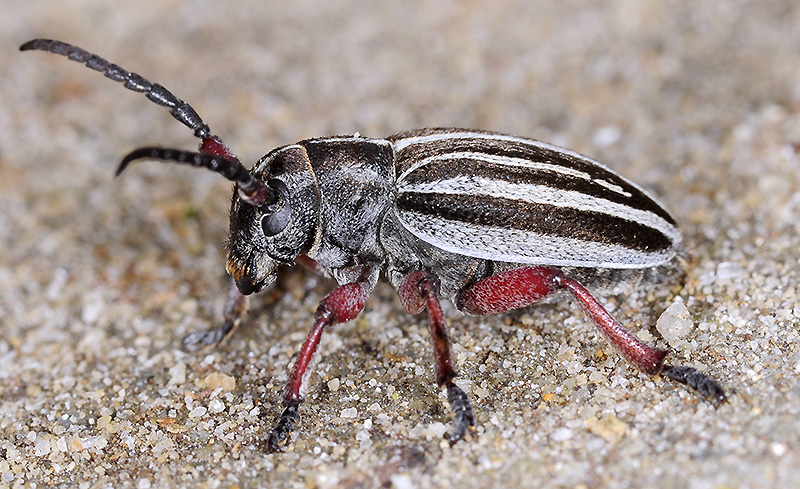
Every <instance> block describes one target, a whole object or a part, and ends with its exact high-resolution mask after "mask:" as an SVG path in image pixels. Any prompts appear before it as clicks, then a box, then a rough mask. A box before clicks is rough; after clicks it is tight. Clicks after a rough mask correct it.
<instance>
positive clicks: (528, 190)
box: [398, 176, 681, 243]
mask: <svg viewBox="0 0 800 489" xmlns="http://www.w3.org/2000/svg"><path fill="white" fill-rule="evenodd" d="M398 191H399V193H410V192H417V193H434V194H446V195H465V196H472V195H485V196H488V197H496V198H504V199H509V200H516V201H521V202H526V203H530V204H547V205H554V206H558V207H564V208H571V209H576V210H579V211H586V212H599V213H602V214H606V215H609V216H614V217H618V218H622V219H625V220H628V221H632V222H636V223H639V224H643V225H645V226H648V227H650V228H652V229H657V230H658V231H661V232H662V233H663V234H664V235H665V236H667V237H668V238H669V239H670V241H671V242H673V243H677V242H679V241H680V240H681V233H680V231H678V229H677V228H676V227H675V226H673V225H671V224H670V223H668V222H667V221H665V220H664V219H663V218H662V217H660V216H658V215H656V214H654V213H652V212H650V211H645V210H641V209H635V208H632V207H630V206H627V205H625V204H619V203H617V202H611V201H609V200H606V199H603V198H600V197H594V196H591V195H586V194H584V193H581V192H575V191H573V190H560V189H554V188H551V187H548V186H545V185H534V184H529V183H512V182H507V181H505V180H493V179H491V178H485V177H479V176H459V177H455V178H449V179H446V180H439V181H437V182H431V183H420V184H414V185H410V184H400V185H398Z"/></svg>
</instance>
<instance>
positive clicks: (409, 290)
mask: <svg viewBox="0 0 800 489" xmlns="http://www.w3.org/2000/svg"><path fill="white" fill-rule="evenodd" d="M399 295H400V299H401V300H402V302H403V306H404V307H405V308H406V310H407V311H408V312H409V313H411V314H418V313H420V312H422V310H423V309H427V310H428V322H429V324H430V329H431V337H432V339H433V356H434V362H435V365H436V383H437V384H438V385H439V387H445V388H447V400H448V401H449V402H450V408H451V409H452V410H453V414H454V417H455V426H454V428H453V432H452V433H451V434H450V435H449V436H448V437H447V439H448V441H449V442H450V443H451V444H453V443H456V442H457V441H459V440H461V439H462V438H464V436H465V435H466V434H467V430H469V428H470V427H471V426H475V415H474V414H473V412H472V404H471V403H470V402H469V397H467V394H466V393H464V391H463V390H462V389H461V388H460V387H459V386H457V385H456V383H455V382H453V379H455V378H456V377H457V376H458V372H457V371H456V368H455V366H454V364H453V354H452V352H451V348H450V335H449V334H448V332H447V321H445V318H444V313H443V312H442V305H441V304H440V303H439V296H438V294H437V292H436V284H435V282H434V280H433V277H431V275H430V274H428V273H427V272H423V271H421V270H418V271H415V272H412V273H410V274H409V275H408V276H406V278H405V279H404V280H403V282H402V283H401V285H400V289H399Z"/></svg>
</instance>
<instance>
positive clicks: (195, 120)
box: [19, 39, 211, 138]
mask: <svg viewBox="0 0 800 489" xmlns="http://www.w3.org/2000/svg"><path fill="white" fill-rule="evenodd" d="M19 50H20V51H30V50H38V51H48V52H51V53H53V54H59V55H61V56H64V57H66V58H69V59H71V60H72V61H77V62H78V63H83V64H84V65H86V66H87V67H88V68H91V69H93V70H95V71H99V72H100V73H102V74H103V75H105V76H106V78H109V79H111V80H114V81H117V82H121V83H122V84H123V85H124V86H125V88H127V89H128V90H133V91H134V92H140V93H144V95H145V97H147V98H148V99H149V100H150V101H152V102H155V103H157V104H158V105H161V106H164V107H167V108H168V109H169V112H170V114H172V117H174V118H175V119H176V120H178V122H180V123H181V124H183V125H185V126H186V127H188V128H189V129H191V130H192V131H194V135H195V136H197V137H198V138H207V137H210V136H211V131H210V129H209V128H208V125H207V124H206V123H205V122H203V119H201V118H200V116H199V115H197V112H195V110H194V109H193V108H192V106H191V105H189V104H187V103H186V102H184V101H183V100H181V99H179V98H178V97H176V96H175V95H173V94H172V92H170V91H169V90H167V89H166V88H164V87H162V86H161V85H159V84H158V83H151V82H149V81H148V80H146V79H145V78H144V77H142V76H141V75H138V74H136V73H131V72H129V71H127V70H125V69H123V68H122V67H120V66H118V65H116V64H114V63H109V62H108V61H106V60H105V59H103V58H101V57H100V56H98V55H96V54H92V53H90V52H88V51H86V50H84V49H81V48H79V47H78V46H73V45H71V44H67V43H65V42H61V41H53V40H51V39H34V40H32V41H28V42H26V43H25V44H23V45H22V46H20V47H19Z"/></svg>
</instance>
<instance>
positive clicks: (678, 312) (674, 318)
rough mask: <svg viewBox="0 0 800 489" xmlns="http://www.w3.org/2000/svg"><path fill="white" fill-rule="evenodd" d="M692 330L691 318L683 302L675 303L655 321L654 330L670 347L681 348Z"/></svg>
mask: <svg viewBox="0 0 800 489" xmlns="http://www.w3.org/2000/svg"><path fill="white" fill-rule="evenodd" d="M692 328H694V323H693V322H692V316H691V314H689V309H687V308H686V304H684V303H683V301H675V302H673V303H672V305H671V306H669V307H668V308H667V310H666V311H664V313H663V314H661V316H660V317H659V318H658V321H656V329H657V330H658V332H659V333H661V336H663V337H664V339H665V340H666V342H667V343H669V345H670V346H673V347H675V346H681V345H684V344H685V343H686V339H685V338H686V337H687V336H688V335H689V333H690V332H691V331H692Z"/></svg>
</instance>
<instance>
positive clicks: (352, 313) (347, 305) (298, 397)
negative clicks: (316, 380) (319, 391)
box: [267, 267, 377, 452]
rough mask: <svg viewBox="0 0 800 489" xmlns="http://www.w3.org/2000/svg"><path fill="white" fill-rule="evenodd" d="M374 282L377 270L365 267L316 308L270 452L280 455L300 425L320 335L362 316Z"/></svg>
mask: <svg viewBox="0 0 800 489" xmlns="http://www.w3.org/2000/svg"><path fill="white" fill-rule="evenodd" d="M376 278H377V269H373V268H372V267H364V271H363V272H362V274H361V276H360V277H359V278H358V279H357V281H355V282H352V283H348V284H344V285H340V286H339V287H337V288H335V289H334V290H333V291H332V292H331V293H330V294H328V295H327V296H325V298H324V299H322V301H321V302H320V303H319V306H317V312H316V314H315V316H314V318H315V319H314V325H313V326H312V327H311V331H310V332H309V333H308V337H306V340H305V342H304V343H303V346H302V347H300V352H299V353H298V354H297V359H296V360H295V363H294V368H293V369H292V375H291V377H289V382H288V383H287V384H286V390H285V392H284V395H283V406H284V411H283V413H282V414H281V416H280V418H279V419H278V422H277V423H276V424H275V427H274V428H273V429H272V431H270V433H269V437H268V438H267V449H268V450H269V451H271V452H275V451H279V450H280V448H281V445H282V444H284V443H287V442H288V441H289V437H290V435H291V433H292V431H294V428H295V426H296V425H297V424H298V423H299V422H300V412H299V407H300V404H301V403H302V402H303V399H304V397H305V393H306V388H307V386H308V380H309V378H310V377H311V372H312V369H313V363H314V358H315V356H316V352H317V348H318V347H319V342H320V339H321V338H322V331H323V330H324V329H325V327H326V326H331V325H334V324H339V323H346V322H347V321H350V320H353V319H355V318H356V317H357V316H358V315H359V314H361V311H363V310H364V305H365V304H366V302H367V298H368V297H369V294H370V293H371V292H372V289H373V288H374V287H375V281H376Z"/></svg>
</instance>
